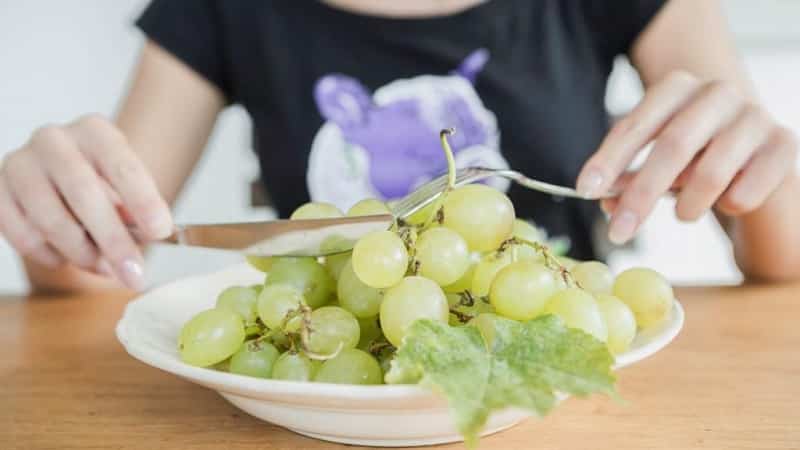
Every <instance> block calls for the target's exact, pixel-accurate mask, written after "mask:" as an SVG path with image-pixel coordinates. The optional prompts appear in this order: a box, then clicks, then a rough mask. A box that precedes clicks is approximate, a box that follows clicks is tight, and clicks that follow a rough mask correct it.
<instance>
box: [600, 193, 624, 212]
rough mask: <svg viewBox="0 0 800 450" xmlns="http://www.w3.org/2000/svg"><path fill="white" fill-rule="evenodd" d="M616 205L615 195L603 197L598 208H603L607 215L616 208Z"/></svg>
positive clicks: (617, 203)
mask: <svg viewBox="0 0 800 450" xmlns="http://www.w3.org/2000/svg"><path fill="white" fill-rule="evenodd" d="M617 205H619V199H618V198H617V197H611V198H604V199H602V200H600V209H601V210H603V212H604V213H605V214H606V215H607V216H610V215H612V214H614V211H615V210H616V209H617Z"/></svg>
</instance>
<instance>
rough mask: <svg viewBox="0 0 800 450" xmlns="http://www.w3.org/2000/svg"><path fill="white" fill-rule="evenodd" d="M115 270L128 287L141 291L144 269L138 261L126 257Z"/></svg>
mask: <svg viewBox="0 0 800 450" xmlns="http://www.w3.org/2000/svg"><path fill="white" fill-rule="evenodd" d="M117 272H118V276H119V279H120V280H122V282H123V283H125V284H126V285H127V286H128V287H129V288H131V289H134V290H137V291H141V290H142V288H143V287H144V270H143V269H142V265H141V263H139V262H138V261H136V260H133V259H126V260H125V261H123V262H122V264H121V265H120V268H119V270H118V271H117Z"/></svg>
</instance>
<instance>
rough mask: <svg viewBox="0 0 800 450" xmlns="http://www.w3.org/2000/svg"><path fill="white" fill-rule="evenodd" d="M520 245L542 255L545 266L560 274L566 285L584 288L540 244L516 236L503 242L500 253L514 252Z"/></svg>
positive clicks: (547, 248) (546, 248)
mask: <svg viewBox="0 0 800 450" xmlns="http://www.w3.org/2000/svg"><path fill="white" fill-rule="evenodd" d="M520 244H522V245H527V246H529V247H531V248H533V249H534V250H536V252H538V253H539V254H540V255H542V258H543V259H544V265H545V266H546V267H547V268H548V269H550V270H553V271H556V272H558V274H559V275H560V276H561V278H562V279H563V280H564V283H566V284H567V286H577V287H579V288H582V287H581V285H580V284H578V282H577V281H576V280H575V278H574V277H573V276H572V274H571V273H570V271H569V270H568V269H567V268H566V267H564V266H563V265H562V264H561V263H560V262H558V259H556V257H555V256H553V254H552V253H551V252H550V248H549V247H547V246H546V245H544V244H542V243H540V242H536V241H529V240H527V239H523V238H521V237H518V236H515V237H512V238H510V239H507V240H506V241H505V242H503V243H502V244H501V245H500V251H504V250H507V249H508V248H509V247H510V248H511V249H512V252H513V251H514V246H515V245H520Z"/></svg>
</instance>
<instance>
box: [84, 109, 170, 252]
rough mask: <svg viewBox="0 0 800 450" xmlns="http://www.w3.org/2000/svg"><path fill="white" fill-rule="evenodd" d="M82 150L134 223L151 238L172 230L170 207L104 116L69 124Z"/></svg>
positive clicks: (160, 236) (141, 164)
mask: <svg viewBox="0 0 800 450" xmlns="http://www.w3.org/2000/svg"><path fill="white" fill-rule="evenodd" d="M71 128H72V129H74V130H76V132H77V134H76V135H77V138H78V140H79V143H80V146H81V150H82V151H84V152H85V153H86V155H87V156H88V158H89V160H90V161H92V163H93V164H94V165H95V166H96V167H97V169H98V171H99V172H100V174H101V175H102V177H103V178H105V179H106V180H108V183H109V184H110V185H111V187H112V188H113V190H114V191H115V192H117V193H118V194H119V198H120V200H121V204H122V205H124V209H125V210H126V211H127V212H128V213H130V215H131V218H132V219H133V221H134V223H135V225H136V226H137V227H138V228H139V229H141V230H142V231H144V234H145V235H146V236H147V237H148V238H150V239H160V238H164V237H166V236H169V234H170V233H171V232H172V216H171V214H170V211H169V207H168V206H167V204H166V202H165V201H164V199H163V197H162V196H161V194H160V193H159V191H158V188H157V187H156V184H155V182H154V181H153V178H152V177H151V176H150V174H149V173H148V171H147V168H146V167H145V166H144V164H143V163H142V162H141V160H140V159H139V158H138V157H137V156H136V154H134V153H133V151H132V150H131V149H130V146H129V145H128V142H127V139H126V138H125V136H124V135H123V134H122V133H121V132H120V131H119V130H118V129H117V128H116V127H114V126H113V125H112V124H111V123H109V122H108V121H107V120H105V119H103V118H101V117H98V116H88V117H85V118H83V119H81V120H79V121H78V122H76V123H74V124H72V125H71Z"/></svg>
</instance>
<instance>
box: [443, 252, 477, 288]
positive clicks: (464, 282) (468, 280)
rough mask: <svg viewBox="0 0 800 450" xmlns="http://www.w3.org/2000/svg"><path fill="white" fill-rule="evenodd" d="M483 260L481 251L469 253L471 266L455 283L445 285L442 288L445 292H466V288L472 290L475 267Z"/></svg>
mask: <svg viewBox="0 0 800 450" xmlns="http://www.w3.org/2000/svg"><path fill="white" fill-rule="evenodd" d="M480 260H481V254H480V253H476V252H473V253H470V255H469V267H467V270H465V271H464V274H463V275H461V278H459V279H458V280H456V282H455V283H451V284H448V285H447V286H443V287H442V289H443V290H444V291H445V292H464V291H466V290H472V279H473V277H474V275H475V268H476V267H477V266H478V262H480Z"/></svg>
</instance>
